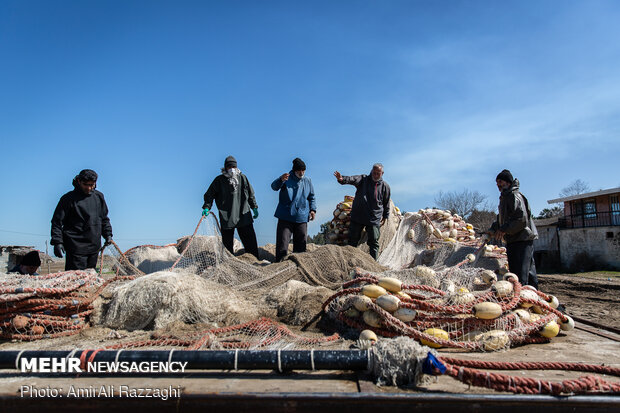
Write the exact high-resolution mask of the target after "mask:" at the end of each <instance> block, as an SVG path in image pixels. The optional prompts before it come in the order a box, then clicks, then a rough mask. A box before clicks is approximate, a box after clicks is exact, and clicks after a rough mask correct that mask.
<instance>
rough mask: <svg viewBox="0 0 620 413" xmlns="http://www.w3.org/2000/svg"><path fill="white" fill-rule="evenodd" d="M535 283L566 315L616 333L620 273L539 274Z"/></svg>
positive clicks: (619, 317)
mask: <svg viewBox="0 0 620 413" xmlns="http://www.w3.org/2000/svg"><path fill="white" fill-rule="evenodd" d="M538 280H539V288H540V290H541V291H543V292H545V293H547V294H553V295H555V296H556V297H558V300H560V303H561V304H562V305H564V307H565V308H566V312H567V313H568V314H569V315H575V316H577V317H581V318H584V319H587V320H591V321H594V322H596V323H599V324H601V325H605V326H610V327H614V328H617V329H620V273H617V272H616V273H608V272H590V273H581V274H539V276H538Z"/></svg>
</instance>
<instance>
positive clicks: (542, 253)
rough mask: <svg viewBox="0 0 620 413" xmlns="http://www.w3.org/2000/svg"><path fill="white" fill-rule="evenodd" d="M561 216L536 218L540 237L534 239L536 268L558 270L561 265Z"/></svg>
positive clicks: (535, 221)
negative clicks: (559, 221) (559, 230)
mask: <svg viewBox="0 0 620 413" xmlns="http://www.w3.org/2000/svg"><path fill="white" fill-rule="evenodd" d="M559 218H560V217H551V218H544V219H535V220H534V225H536V229H537V230H538V239H535V240H534V260H535V261H536V268H537V269H539V270H542V271H550V270H557V269H559V267H560V241H559V238H558V220H559Z"/></svg>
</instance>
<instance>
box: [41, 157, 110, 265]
mask: <svg viewBox="0 0 620 413" xmlns="http://www.w3.org/2000/svg"><path fill="white" fill-rule="evenodd" d="M97 178H98V176H97V173H96V172H95V171H93V170H92V169H84V170H82V171H80V173H79V174H78V175H77V176H76V177H75V178H73V187H74V189H73V191H70V192H67V193H66V194H64V195H63V196H62V197H61V198H60V201H58V205H57V206H56V210H55V211H54V216H53V217H52V242H51V244H52V245H53V246H54V255H56V256H57V257H58V258H62V257H63V254H65V253H66V257H65V270H67V271H69V270H84V269H87V268H95V266H96V265H97V256H98V253H99V250H101V237H102V236H103V238H104V239H105V244H104V246H107V245H109V244H110V243H111V242H112V225H110V219H109V218H108V206H107V204H106V202H105V199H104V197H103V194H102V193H101V192H99V191H97V190H96V189H95V188H96V187H97Z"/></svg>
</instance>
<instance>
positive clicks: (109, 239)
mask: <svg viewBox="0 0 620 413" xmlns="http://www.w3.org/2000/svg"><path fill="white" fill-rule="evenodd" d="M110 244H112V237H110V238H106V239H105V243H104V244H103V248H105V247H107V246H108V245H110Z"/></svg>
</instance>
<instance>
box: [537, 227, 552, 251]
mask: <svg viewBox="0 0 620 413" xmlns="http://www.w3.org/2000/svg"><path fill="white" fill-rule="evenodd" d="M536 229H537V230H538V239H536V240H534V251H541V250H545V251H557V250H558V238H557V226H555V225H545V226H537V227H536Z"/></svg>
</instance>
